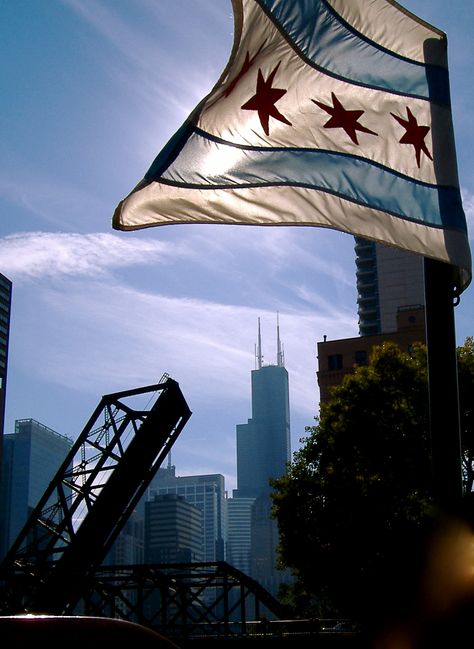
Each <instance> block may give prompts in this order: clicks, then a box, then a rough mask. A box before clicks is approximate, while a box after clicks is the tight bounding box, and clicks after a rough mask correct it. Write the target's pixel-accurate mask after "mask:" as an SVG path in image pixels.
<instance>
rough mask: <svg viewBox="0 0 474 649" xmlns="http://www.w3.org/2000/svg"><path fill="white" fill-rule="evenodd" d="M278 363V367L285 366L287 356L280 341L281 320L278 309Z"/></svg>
mask: <svg viewBox="0 0 474 649" xmlns="http://www.w3.org/2000/svg"><path fill="white" fill-rule="evenodd" d="M277 365H278V367H284V366H285V357H284V354H283V348H282V345H281V341H280V320H279V317H278V311H277Z"/></svg>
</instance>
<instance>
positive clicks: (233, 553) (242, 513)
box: [226, 498, 255, 575]
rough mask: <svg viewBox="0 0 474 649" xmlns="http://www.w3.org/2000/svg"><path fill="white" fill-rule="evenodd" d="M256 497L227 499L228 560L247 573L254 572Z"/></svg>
mask: <svg viewBox="0 0 474 649" xmlns="http://www.w3.org/2000/svg"><path fill="white" fill-rule="evenodd" d="M254 503H255V498H228V499H227V551H226V561H227V563H230V564H231V565H232V566H234V567H235V568H238V569H239V570H241V571H242V572H244V573H245V574H246V575H250V574H251V572H252V509H253V504H254Z"/></svg>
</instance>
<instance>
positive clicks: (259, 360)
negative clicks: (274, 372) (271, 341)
mask: <svg viewBox="0 0 474 649" xmlns="http://www.w3.org/2000/svg"><path fill="white" fill-rule="evenodd" d="M256 360H257V369H258V370H260V369H262V338H261V335H260V318H259V319H258V342H257V353H256Z"/></svg>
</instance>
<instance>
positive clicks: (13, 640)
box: [0, 615, 179, 649]
mask: <svg viewBox="0 0 474 649" xmlns="http://www.w3.org/2000/svg"><path fill="white" fill-rule="evenodd" d="M0 638H1V639H2V645H3V646H4V647H12V649H13V647H14V648H15V649H31V648H32V647H35V646H47V647H49V648H50V649H56V648H58V649H59V648H61V649H64V647H67V648H68V649H79V648H81V649H104V647H114V646H128V647H130V648H131V649H153V648H154V649H179V647H178V646H177V645H176V644H174V643H173V642H171V640H169V639H168V638H165V637H164V636H162V635H160V634H159V633H156V632H155V631H153V630H152V629H149V628H147V627H144V626H141V625H140V624H135V623H134V622H128V621H126V620H116V619H113V618H105V617H87V616H85V617H81V616H63V615H11V616H4V617H2V616H0Z"/></svg>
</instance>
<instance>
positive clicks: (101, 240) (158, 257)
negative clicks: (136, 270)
mask: <svg viewBox="0 0 474 649" xmlns="http://www.w3.org/2000/svg"><path fill="white" fill-rule="evenodd" d="M167 254H168V252H167V246H166V245H165V244H164V243H162V242H160V241H157V240H152V239H136V238H135V239H125V238H123V237H120V236H119V235H114V234H107V233H96V234H71V233H61V232H27V233H25V234H12V235H8V236H6V237H4V238H3V239H0V268H2V270H3V272H4V273H5V274H6V275H8V276H9V277H11V278H12V279H14V280H15V281H19V280H21V279H23V278H32V277H38V278H42V279H43V280H44V279H45V278H51V277H58V276H90V277H98V276H100V275H102V274H104V273H107V272H108V271H109V270H111V269H114V268H124V267H127V266H133V265H135V266H136V265H143V264H150V263H156V262H157V261H162V260H163V259H166V257H167ZM175 254H176V251H175Z"/></svg>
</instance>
